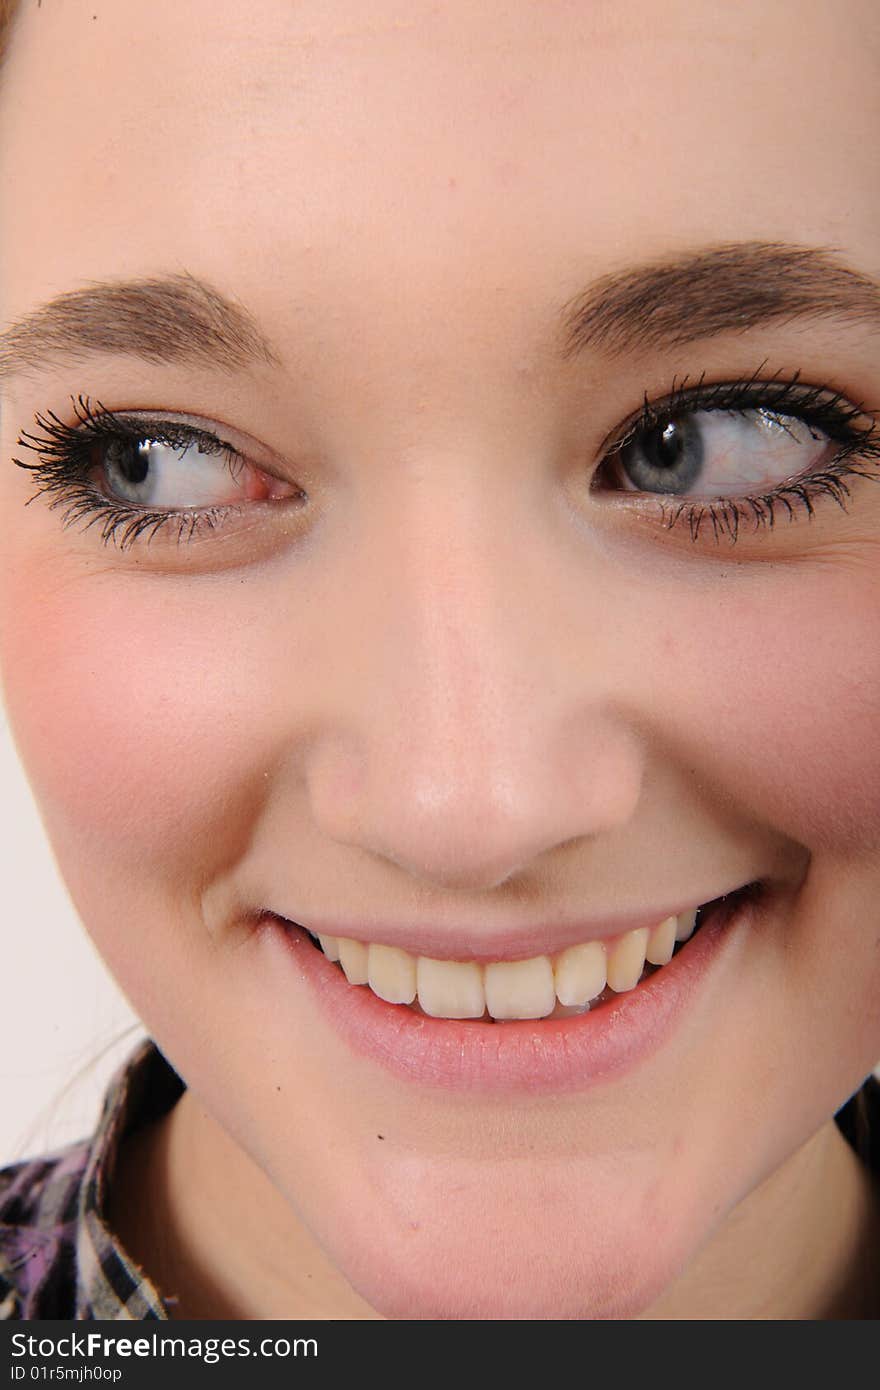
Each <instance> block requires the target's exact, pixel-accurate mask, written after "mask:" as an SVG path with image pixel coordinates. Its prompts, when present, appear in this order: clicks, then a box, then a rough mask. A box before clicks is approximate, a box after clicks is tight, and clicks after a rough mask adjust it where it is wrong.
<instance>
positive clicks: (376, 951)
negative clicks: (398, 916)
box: [367, 941, 416, 1004]
mask: <svg viewBox="0 0 880 1390" xmlns="http://www.w3.org/2000/svg"><path fill="white" fill-rule="evenodd" d="M367 964H368V967H369V978H368V980H367V983H368V985H369V986H370V989H371V990H372V991H373V993H374V994H378V996H379V998H380V999H384V1000H385V1001H386V1002H387V1003H389V1004H411V1003H412V1001H413V1000H414V999H415V997H416V958H415V956H411V955H410V953H409V951H402V950H401V949H400V947H399V946H380V945H378V944H377V943H376V942H375V941H374V942H373V944H372V945H371V946H370V949H369V955H368V958H367Z"/></svg>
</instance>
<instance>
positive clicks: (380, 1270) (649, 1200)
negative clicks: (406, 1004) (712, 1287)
mask: <svg viewBox="0 0 880 1390" xmlns="http://www.w3.org/2000/svg"><path fill="white" fill-rule="evenodd" d="M535 1177H536V1181H535V1182H534V1183H532V1184H528V1183H526V1184H525V1186H526V1187H528V1188H529V1189H530V1190H529V1191H528V1192H521V1193H520V1194H518V1196H517V1197H514V1194H512V1193H511V1192H510V1190H509V1189H510V1187H511V1186H519V1184H518V1183H516V1184H506V1185H505V1184H503V1183H502V1184H495V1186H496V1193H495V1196H494V1198H493V1197H490V1195H489V1192H490V1189H491V1186H492V1177H491V1174H490V1172H489V1171H488V1168H487V1173H486V1185H487V1186H482V1187H481V1188H479V1189H478V1190H475V1188H474V1186H473V1185H472V1182H471V1181H468V1180H464V1181H460V1182H459V1183H458V1184H456V1185H449V1186H448V1187H446V1190H445V1192H444V1191H443V1190H442V1186H443V1185H440V1186H439V1187H438V1190H435V1191H434V1192H432V1193H431V1196H430V1200H427V1199H426V1200H424V1202H423V1203H420V1204H419V1206H420V1211H419V1214H418V1215H416V1214H415V1210H414V1206H413V1204H412V1203H411V1202H405V1203H404V1204H403V1206H404V1207H405V1211H404V1210H402V1205H401V1203H400V1201H399V1197H400V1193H398V1194H396V1196H397V1198H398V1200H397V1201H394V1200H392V1201H390V1202H388V1203H387V1206H386V1211H387V1215H388V1219H387V1220H384V1221H383V1220H381V1219H377V1212H378V1211H379V1210H381V1206H382V1204H381V1202H379V1201H377V1200H376V1199H377V1198H378V1194H377V1193H376V1192H375V1191H374V1192H373V1193H372V1197H373V1201H372V1202H370V1201H369V1200H365V1201H364V1203H363V1204H357V1206H359V1207H360V1209H359V1210H358V1209H356V1204H355V1203H353V1202H349V1203H347V1204H346V1208H345V1210H342V1211H337V1214H336V1220H335V1221H334V1222H333V1224H332V1226H330V1225H329V1223H327V1222H326V1221H320V1220H319V1221H318V1222H316V1224H315V1226H314V1227H313V1231H314V1233H315V1235H316V1236H317V1238H318V1239H319V1241H320V1243H321V1244H322V1245H323V1246H324V1248H325V1250H326V1251H327V1253H328V1255H329V1256H330V1258H331V1260H332V1261H333V1263H334V1264H335V1265H336V1266H337V1268H338V1269H340V1270H341V1271H342V1272H343V1273H344V1274H345V1276H346V1278H347V1279H348V1281H349V1283H350V1284H351V1285H352V1287H353V1288H354V1289H355V1290H356V1291H357V1293H358V1294H359V1295H360V1296H361V1298H363V1299H364V1300H365V1301H366V1302H367V1303H368V1304H369V1305H370V1307H371V1308H373V1309H374V1310H375V1311H376V1312H377V1313H380V1314H381V1315H382V1316H384V1317H386V1318H390V1319H396V1320H417V1321H436V1320H452V1321H468V1320H473V1321H492V1320H540V1321H544V1320H557V1321H566V1320H577V1321H580V1320H591V1319H600V1320H607V1319H630V1318H635V1317H638V1316H639V1315H641V1314H643V1313H645V1312H646V1311H647V1310H648V1309H649V1308H650V1307H651V1305H652V1304H653V1303H654V1302H655V1301H656V1300H657V1299H658V1298H659V1297H660V1295H661V1294H662V1293H663V1292H664V1291H665V1290H666V1289H667V1288H668V1287H669V1285H670V1284H671V1283H672V1282H673V1281H674V1280H675V1278H676V1276H677V1275H678V1274H679V1273H680V1271H681V1269H682V1267H683V1266H684V1264H685V1263H686V1262H687V1260H688V1259H689V1258H690V1256H691V1255H692V1254H693V1253H694V1251H695V1250H696V1248H697V1247H698V1246H699V1245H700V1244H701V1235H703V1236H704V1235H705V1231H702V1232H701V1230H700V1229H699V1221H698V1219H697V1216H696V1213H695V1212H694V1210H693V1209H692V1208H690V1207H688V1208H685V1207H681V1206H679V1207H678V1208H677V1207H676V1203H675V1200H674V1196H673V1200H672V1201H670V1200H663V1198H662V1197H661V1194H660V1191H659V1186H660V1185H659V1184H653V1185H652V1189H649V1190H648V1191H646V1190H645V1189H644V1188H643V1189H642V1192H641V1196H640V1197H637V1196H635V1195H634V1194H633V1192H632V1190H631V1189H628V1188H627V1187H626V1186H625V1185H624V1187H623V1189H620V1188H618V1190H617V1191H610V1192H609V1191H607V1190H606V1191H605V1192H604V1193H603V1192H601V1190H599V1189H596V1190H594V1191H592V1192H591V1191H589V1190H588V1189H587V1188H586V1187H585V1186H583V1187H582V1188H581V1190H580V1192H579V1194H578V1196H577V1197H576V1198H572V1197H570V1196H569V1194H568V1191H566V1189H569V1190H570V1185H569V1184H568V1183H566V1184H565V1185H564V1186H563V1185H561V1184H560V1185H559V1186H558V1187H557V1186H555V1185H554V1183H553V1180H552V1178H551V1179H549V1180H548V1179H547V1178H546V1177H542V1176H539V1175H535ZM505 1187H506V1188H507V1191H505V1190H504V1188H505ZM600 1187H601V1185H600ZM664 1195H665V1194H664ZM678 1200H679V1202H680V1200H681V1198H680V1195H679V1198H678ZM325 1215H326V1213H325ZM402 1217H403V1219H401V1218H402ZM709 1224H710V1218H708V1217H707V1219H706V1222H705V1225H706V1226H708V1225H709ZM341 1232H344V1233H345V1238H344V1240H340V1238H339V1236H340V1233H341Z"/></svg>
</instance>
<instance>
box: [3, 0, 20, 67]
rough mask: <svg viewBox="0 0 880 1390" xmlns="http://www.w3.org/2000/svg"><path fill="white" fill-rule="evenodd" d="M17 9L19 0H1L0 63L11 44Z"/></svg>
mask: <svg viewBox="0 0 880 1390" xmlns="http://www.w3.org/2000/svg"><path fill="white" fill-rule="evenodd" d="M17 10H18V0H0V63H2V61H3V58H4V56H5V54H6V49H7V47H8V45H9V34H10V31H11V29H12V21H13V19H14V18H15V14H16V11H17Z"/></svg>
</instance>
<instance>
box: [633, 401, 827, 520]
mask: <svg viewBox="0 0 880 1390" xmlns="http://www.w3.org/2000/svg"><path fill="white" fill-rule="evenodd" d="M833 452H834V450H833V446H832V441H831V440H830V439H829V437H828V436H827V435H826V434H824V433H822V432H821V431H819V430H816V429H815V428H813V427H811V426H810V425H808V424H807V423H806V422H805V421H804V420H800V419H798V418H797V417H795V416H792V415H780V414H778V413H776V412H774V411H771V410H767V409H764V408H759V409H756V410H739V411H733V410H730V411H722V410H713V411H709V410H695V411H690V412H685V413H681V414H679V415H676V416H673V417H671V418H669V419H667V420H660V421H658V422H657V423H656V424H652V425H649V426H647V427H641V428H638V429H637V430H636V431H635V433H634V434H633V436H632V437H631V438H630V440H629V441H628V442H627V443H626V444H625V445H624V446H623V447H622V448H620V449H619V450H617V452H616V453H615V454H613V455H611V456H610V457H608V458H607V459H606V461H605V467H606V470H607V474H606V477H607V480H608V482H609V483H613V484H615V485H617V486H619V487H620V488H622V489H623V490H624V491H633V492H655V493H662V494H666V495H671V496H675V497H693V498H719V497H741V496H750V495H751V494H753V493H754V492H755V491H758V492H766V491H767V489H768V488H773V487H776V486H778V484H779V483H780V482H783V481H785V480H787V479H790V478H796V477H799V476H801V475H802V474H804V473H805V472H807V473H808V472H811V471H812V470H813V469H815V468H818V467H821V466H822V465H823V463H825V462H827V460H828V459H829V458H830V457H831V456H832V454H833Z"/></svg>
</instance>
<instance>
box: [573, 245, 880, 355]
mask: <svg viewBox="0 0 880 1390" xmlns="http://www.w3.org/2000/svg"><path fill="white" fill-rule="evenodd" d="M839 254H840V253H839V249H838V248H836V247H833V246H796V245H790V244H788V243H786V242H779V241H745V242H726V243H723V244H720V245H716V246H707V247H701V248H699V249H697V250H696V251H693V252H689V253H686V254H685V255H678V256H676V257H674V258H671V259H669V260H665V261H664V260H658V261H653V262H649V263H647V264H643V265H639V266H634V267H632V268H629V269H625V270H623V271H618V272H612V273H610V274H608V275H604V276H602V278H601V279H599V280H596V281H594V283H593V284H592V285H590V287H589V288H588V289H587V290H586V292H585V293H583V294H581V295H579V296H578V297H577V298H575V299H573V300H571V301H569V303H568V304H567V305H566V306H565V308H564V310H563V315H562V329H563V333H562V350H563V356H565V357H572V356H574V355H576V354H577V353H580V352H583V351H585V350H587V349H595V350H597V351H601V352H605V353H608V354H611V355H617V354H622V353H628V352H637V351H639V350H640V349H644V348H672V347H678V346H680V345H681V344H683V343H688V342H693V341H696V340H697V339H699V338H713V337H717V336H719V335H720V334H722V333H730V332H734V333H737V332H740V333H742V332H746V331H747V330H748V329H750V328H755V327H757V326H759V325H763V324H769V323H774V322H776V323H778V322H780V321H792V320H794V319H802V318H820V317H829V318H844V319H849V320H852V321H853V322H855V323H859V324H868V325H869V326H870V327H872V328H874V329H880V283H878V282H877V281H876V280H873V279H872V278H871V277H870V276H868V275H865V274H864V273H863V272H862V271H859V270H853V269H851V268H849V267H848V266H846V265H844V264H842V263H841V262H840V261H839V260H838V259H837V257H838V256H839Z"/></svg>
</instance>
